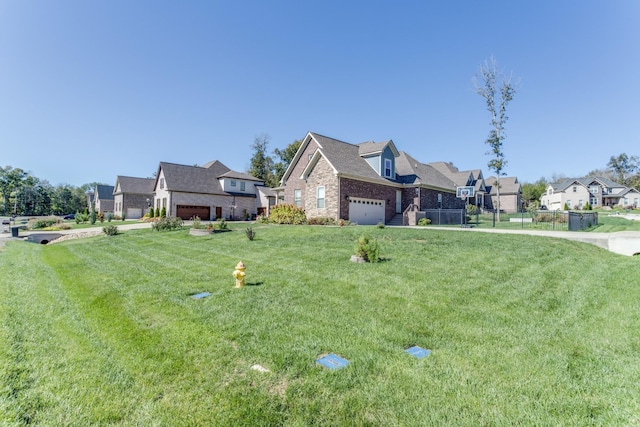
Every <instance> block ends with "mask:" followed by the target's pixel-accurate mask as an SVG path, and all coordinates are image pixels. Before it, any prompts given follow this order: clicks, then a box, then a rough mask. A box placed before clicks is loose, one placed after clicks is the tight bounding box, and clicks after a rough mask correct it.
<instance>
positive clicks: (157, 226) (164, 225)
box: [151, 216, 182, 231]
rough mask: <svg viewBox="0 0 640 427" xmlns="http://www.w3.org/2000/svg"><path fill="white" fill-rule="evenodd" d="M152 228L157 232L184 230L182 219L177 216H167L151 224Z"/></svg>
mask: <svg viewBox="0 0 640 427" xmlns="http://www.w3.org/2000/svg"><path fill="white" fill-rule="evenodd" d="M151 228H153V229H154V230H156V231H171V230H179V229H181V228H182V218H180V217H177V216H165V217H162V218H160V219H158V220H157V221H155V222H154V223H153V224H151Z"/></svg>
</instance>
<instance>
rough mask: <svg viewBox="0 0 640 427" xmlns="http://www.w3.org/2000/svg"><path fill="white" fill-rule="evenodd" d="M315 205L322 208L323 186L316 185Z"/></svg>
mask: <svg viewBox="0 0 640 427" xmlns="http://www.w3.org/2000/svg"><path fill="white" fill-rule="evenodd" d="M316 207H317V208H318V209H323V208H324V187H318V189H317V190H316Z"/></svg>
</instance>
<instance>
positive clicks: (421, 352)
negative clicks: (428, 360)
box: [405, 345, 431, 359]
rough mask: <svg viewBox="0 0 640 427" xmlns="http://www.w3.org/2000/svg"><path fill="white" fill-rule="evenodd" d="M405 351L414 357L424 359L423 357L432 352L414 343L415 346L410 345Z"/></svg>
mask: <svg viewBox="0 0 640 427" xmlns="http://www.w3.org/2000/svg"><path fill="white" fill-rule="evenodd" d="M405 351H406V352H407V353H409V354H410V355H412V356H413V357H417V358H418V359H422V358H423V357H427V356H428V355H430V354H431V350H427V349H424V348H422V347H418V346H417V345H414V346H413V347H410V348H408V349H406V350H405Z"/></svg>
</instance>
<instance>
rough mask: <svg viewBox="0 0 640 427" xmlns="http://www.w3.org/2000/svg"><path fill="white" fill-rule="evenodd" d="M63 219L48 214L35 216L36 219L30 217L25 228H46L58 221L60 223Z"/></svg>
mask: <svg viewBox="0 0 640 427" xmlns="http://www.w3.org/2000/svg"><path fill="white" fill-rule="evenodd" d="M62 222H63V221H61V220H60V218H58V217H55V216H48V217H45V218H36V219H30V220H29V222H28V223H27V228H28V229H29V230H37V229H39V228H47V227H51V226H52V225H54V224H58V223H62Z"/></svg>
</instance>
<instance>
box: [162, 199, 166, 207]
mask: <svg viewBox="0 0 640 427" xmlns="http://www.w3.org/2000/svg"><path fill="white" fill-rule="evenodd" d="M162 207H163V208H166V207H167V198H166V197H164V198H163V199H162Z"/></svg>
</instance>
